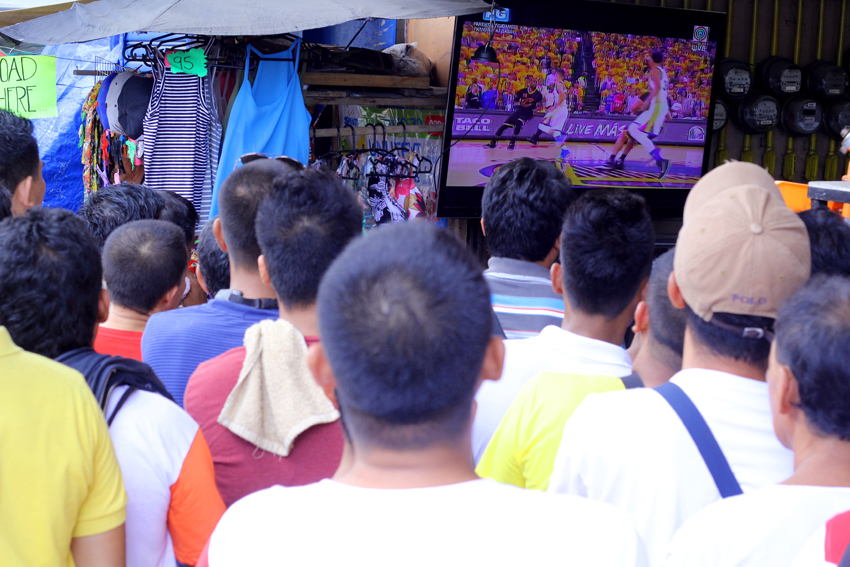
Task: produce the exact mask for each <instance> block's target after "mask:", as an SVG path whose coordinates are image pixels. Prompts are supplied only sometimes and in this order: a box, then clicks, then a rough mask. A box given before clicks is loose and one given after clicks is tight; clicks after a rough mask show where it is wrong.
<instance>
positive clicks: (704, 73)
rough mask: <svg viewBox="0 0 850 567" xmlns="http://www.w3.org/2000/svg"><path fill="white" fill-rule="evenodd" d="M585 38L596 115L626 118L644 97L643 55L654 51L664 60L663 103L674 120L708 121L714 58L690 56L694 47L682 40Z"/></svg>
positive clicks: (607, 35) (700, 54)
mask: <svg viewBox="0 0 850 567" xmlns="http://www.w3.org/2000/svg"><path fill="white" fill-rule="evenodd" d="M590 38H591V42H592V45H593V55H594V58H593V62H592V66H593V68H594V69H595V70H596V86H597V88H598V89H599V96H600V108H599V110H600V112H604V113H605V114H630V113H631V110H630V109H631V108H633V104H634V102H635V100H636V99H637V98H638V97H640V95H642V94H643V93H645V92H649V83H648V79H647V76H646V66H647V63H646V54H647V53H651V52H653V51H658V52H661V53H662V54H663V55H664V66H665V68H666V71H667V75H668V77H669V79H670V87H669V89H668V98H669V107H670V111H671V114H672V115H673V118H677V119H679V118H691V119H707V118H708V104H709V100H710V98H711V78H712V75H713V74H714V63H713V61H714V58H713V55H714V54H713V53H711V52H709V51H694V49H693V46H694V43H693V42H692V41H688V40H684V39H670V38H667V39H659V38H654V37H649V36H635V35H623V34H615V33H600V32H591V34H590Z"/></svg>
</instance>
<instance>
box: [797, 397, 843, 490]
mask: <svg viewBox="0 0 850 567" xmlns="http://www.w3.org/2000/svg"><path fill="white" fill-rule="evenodd" d="M801 413H802V412H801ZM793 445H794V474H793V475H791V478H789V479H788V480H786V481H785V482H783V483H782V484H790V485H808V486H846V487H850V442H847V441H842V440H841V439H839V438H838V437H834V436H830V437H820V436H818V435H816V434H814V433H812V432H811V431H809V429H808V426H806V425H802V424H801V425H800V426H799V427H798V433H797V435H795V438H794V440H793Z"/></svg>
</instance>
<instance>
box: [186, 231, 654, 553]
mask: <svg viewBox="0 0 850 567" xmlns="http://www.w3.org/2000/svg"><path fill="white" fill-rule="evenodd" d="M411 249H414V250H417V251H418V253H417V254H410V250H411ZM317 306H318V316H319V332H320V336H321V343H319V344H315V345H313V346H312V347H311V351H310V355H309V360H310V367H311V370H312V371H313V374H314V376H315V377H316V380H317V382H318V383H319V384H320V385H322V387H323V388H324V391H325V392H326V394H327V395H328V396H329V397H330V398H331V399H333V400H335V401H336V403H338V404H339V409H340V413H341V414H342V420H343V423H344V427H345V430H346V432H347V435H348V439H349V441H350V444H351V447H350V449H351V450H350V456H351V462H350V464H348V465H347V466H343V467H342V468H341V469H340V470H339V471H338V472H337V474H336V475H335V476H334V478H333V479H332V480H323V481H321V482H319V483H316V484H312V485H307V486H301V487H289V488H284V487H281V486H275V487H272V488H269V489H266V490H262V491H260V492H256V493H254V494H252V495H249V496H247V497H245V498H243V499H242V500H240V501H238V502H237V503H235V504H234V505H233V506H231V508H230V509H229V510H228V511H227V512H226V513H225V515H224V517H223V518H222V520H221V521H220V522H219V524H218V526H217V528H216V530H215V532H214V533H213V536H212V538H211V539H210V543H209V545H208V552H205V553H204V554H202V557H201V560H200V562H199V566H201V567H206V566H210V567H225V566H231V565H233V566H236V565H240V566H241V565H270V564H280V563H281V562H282V561H283V562H286V563H290V564H293V565H314V566H333V567H338V566H339V565H365V564H368V565H374V566H391V565H392V566H395V565H423V566H425V565H427V566H433V565H441V564H447V565H448V564H450V565H464V564H468V565H477V564H480V565H544V564H545V565H551V564H557V563H562V564H565V565H582V566H599V567H602V566H606V567H607V566H611V567H614V566H618V567H623V566H634V565H645V561H644V558H643V550H642V549H641V547H640V543H639V540H638V538H637V535H636V533H635V531H634V528H633V527H632V526H631V524H630V520H629V518H628V515H627V514H625V513H623V512H622V511H620V510H617V509H616V508H614V507H613V506H608V505H601V504H599V503H597V502H590V501H587V500H584V499H580V498H575V497H569V498H564V497H553V496H554V495H548V494H542V493H535V492H531V491H523V490H521V489H518V488H515V487H512V486H505V485H501V484H498V483H496V482H495V481H492V480H487V479H479V478H478V477H477V476H476V475H475V473H474V471H473V469H472V460H471V450H470V438H471V422H472V414H473V411H474V410H473V398H474V394H475V390H476V388H477V387H478V385H479V384H480V383H481V381H482V380H495V379H497V378H498V377H499V375H500V373H501V367H502V362H503V356H504V347H503V343H502V341H501V340H500V339H497V338H492V337H491V328H492V327H491V311H490V294H489V291H488V289H487V284H486V282H485V280H484V277H483V275H482V273H481V270H480V268H478V266H477V264H476V261H475V259H474V258H473V257H472V256H471V255H470V254H469V253H468V252H467V251H466V250H464V248H463V246H462V244H460V243H459V242H458V241H457V240H456V239H455V238H454V237H453V236H452V235H451V234H450V233H448V232H446V231H443V230H440V229H438V228H436V227H433V226H431V225H429V224H428V223H408V224H401V225H393V226H390V227H385V228H383V229H381V230H379V231H376V233H374V234H370V235H369V236H368V237H366V238H363V239H360V240H358V241H355V242H353V243H352V244H351V245H349V246H348V248H346V250H345V251H344V252H343V253H342V254H341V255H340V256H339V257H338V258H337V260H336V261H335V262H334V264H333V265H332V266H331V267H330V269H329V270H328V272H327V273H326V275H325V277H324V279H323V280H322V284H321V286H320V288H319V295H318V301H317ZM517 517H522V518H523V521H522V522H516V521H515V520H516V518H517ZM506 526H510V531H509V532H506V531H505V527H506Z"/></svg>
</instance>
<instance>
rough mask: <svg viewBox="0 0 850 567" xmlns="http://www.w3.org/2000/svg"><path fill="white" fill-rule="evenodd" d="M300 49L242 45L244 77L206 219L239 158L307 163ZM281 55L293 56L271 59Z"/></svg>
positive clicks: (307, 119)
mask: <svg viewBox="0 0 850 567" xmlns="http://www.w3.org/2000/svg"><path fill="white" fill-rule="evenodd" d="M300 45H301V41H300V40H298V41H296V42H295V43H293V44H292V46H291V47H290V48H289V49H288V50H287V51H284V52H281V53H275V54H273V55H263V54H262V53H260V52H259V51H257V50H256V49H254V48H253V47H252V46H250V45H249V46H248V56H247V57H246V59H245V78H244V80H243V82H242V86H241V87H240V89H239V92H238V93H237V94H236V100H235V101H234V102H233V109H232V110H231V113H230V118H229V120H228V122H227V129H226V131H225V133H224V142H223V143H222V148H221V157H220V159H219V162H218V171H217V173H216V179H215V185H214V186H213V194H212V203H211V207H210V217H212V216H214V215H217V214H218V191H219V189H220V188H221V184H222V182H223V181H224V179H225V178H226V177H227V176H228V175H229V174H230V173H232V172H233V170H234V168H235V167H236V164H237V161H238V160H239V158H240V157H242V156H243V155H245V154H248V153H252V152H260V153H264V154H271V155H286V156H289V157H291V158H293V159H297V160H298V161H300V162H301V163H304V164H306V163H307V161H308V160H309V159H310V113H309V112H308V111H307V108H306V107H305V106H304V97H303V96H302V94H301V81H300V80H299V79H298V59H299V51H300V50H299V47H300ZM252 52H253V53H255V54H257V56H259V58H260V62H259V64H258V66H257V74H256V76H255V78H254V84H253V85H251V82H250V81H249V80H248V74H249V73H248V71H249V69H250V63H251V53H252ZM293 54H294V57H292V55H293ZM285 57H290V58H294V59H295V61H294V63H293V62H292V61H274V60H272V59H278V58H285Z"/></svg>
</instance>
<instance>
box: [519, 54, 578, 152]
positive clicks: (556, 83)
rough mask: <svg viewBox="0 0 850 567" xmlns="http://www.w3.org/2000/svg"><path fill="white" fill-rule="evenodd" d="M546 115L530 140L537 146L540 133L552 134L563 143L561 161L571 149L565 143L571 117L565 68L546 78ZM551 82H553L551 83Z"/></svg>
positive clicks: (556, 70) (553, 72) (557, 140)
mask: <svg viewBox="0 0 850 567" xmlns="http://www.w3.org/2000/svg"><path fill="white" fill-rule="evenodd" d="M546 83H547V84H546V87H545V92H546V102H547V103H548V105H547V108H546V115H545V116H544V117H543V120H541V121H540V124H539V125H538V126H537V132H535V133H534V135H533V136H532V137H531V138H529V140H528V142H529V143H530V144H531V145H533V146H536V145H537V142H539V141H540V135H541V134H543V133H546V134H551V135H552V136H553V137H554V138H555V141H556V142H558V143H559V144H561V157H560V159H561V161H563V160H564V159H566V158H567V156H568V155H570V150H569V149H567V146H566V144H565V143H564V142H565V141H566V139H567V136H566V131H567V122H569V119H570V105H569V100H568V98H567V85H566V81H565V76H564V70H563V69H555V70H554V71H552V73H551V74H550V75H549V76H548V77H547V78H546ZM549 83H551V84H549Z"/></svg>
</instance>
